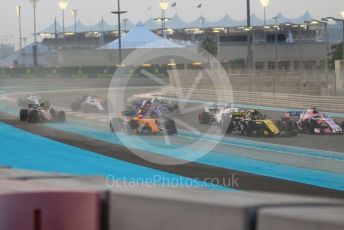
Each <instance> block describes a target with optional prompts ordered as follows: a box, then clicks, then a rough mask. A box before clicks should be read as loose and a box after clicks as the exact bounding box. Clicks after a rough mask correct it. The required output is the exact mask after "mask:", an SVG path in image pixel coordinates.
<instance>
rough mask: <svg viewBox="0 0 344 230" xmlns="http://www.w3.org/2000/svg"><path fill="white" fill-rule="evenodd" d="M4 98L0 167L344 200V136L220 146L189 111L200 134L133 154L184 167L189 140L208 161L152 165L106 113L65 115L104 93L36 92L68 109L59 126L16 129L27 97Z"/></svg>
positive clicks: (151, 143)
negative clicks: (204, 146)
mask: <svg viewBox="0 0 344 230" xmlns="http://www.w3.org/2000/svg"><path fill="white" fill-rule="evenodd" d="M29 90H31V89H29ZM131 90H132V94H133V95H134V94H140V93H146V92H147V91H149V90H151V88H145V87H137V88H135V87H133V88H132V89H131ZM6 91H10V90H6V89H0V99H1V101H0V112H1V115H0V118H1V120H0V136H1V145H0V165H9V166H11V167H13V168H21V169H30V170H40V171H45V172H59V173H69V174H76V175H100V176H105V177H106V176H109V175H111V176H112V177H114V178H116V179H118V180H132V181H135V180H137V181H139V180H141V181H149V180H151V181H154V182H156V183H161V184H167V185H168V184H172V183H171V181H173V185H176V186H193V187H204V188H207V189H221V190H228V191H236V190H259V191H269V192H271V191H273V192H284V193H294V194H304V195H319V196H329V197H344V143H343V140H344V136H331V135H329V136H325V135H308V134H299V135H298V136H296V137H292V138H283V137H276V138H247V137H242V136H240V135H230V136H225V137H223V138H221V139H220V140H219V138H218V137H217V136H215V134H211V133H208V134H202V133H203V132H204V131H206V130H207V128H208V127H206V126H204V125H199V124H198V120H197V113H198V112H197V111H195V112H194V113H191V114H186V115H183V114H182V115H181V116H180V119H181V120H183V121H184V122H185V123H188V124H190V125H192V126H193V127H197V129H198V130H199V131H200V134H195V133H194V132H191V131H189V130H186V129H185V128H184V127H178V134H177V135H175V136H172V137H170V139H171V144H170V145H169V146H166V144H165V143H164V142H163V141H162V137H158V136H144V137H142V136H140V137H137V136H131V137H130V138H131V139H132V141H133V143H135V139H136V138H140V139H143V140H144V142H145V143H146V144H145V145H142V146H140V149H136V151H141V152H142V154H146V155H147V156H148V157H153V158H156V157H161V158H164V159H165V160H167V161H168V160H169V159H171V160H172V159H173V161H175V160H180V161H188V160H190V159H188V158H185V156H184V155H183V154H181V153H180V152H178V151H179V149H180V148H183V147H185V148H192V147H190V143H192V142H194V141H202V142H204V143H212V144H214V143H215V144H216V146H215V147H214V148H213V149H212V150H211V151H210V152H209V153H208V154H206V155H204V156H202V157H201V158H199V159H197V160H194V161H191V162H188V163H186V164H182V165H177V166H173V165H158V164H154V163H150V162H148V161H146V160H144V159H141V158H140V157H138V156H137V155H135V154H133V153H131V151H130V148H135V145H133V146H130V144H128V143H125V144H123V143H122V142H121V139H122V138H121V135H125V134H123V133H116V134H113V133H111V132H110V130H109V122H108V120H109V119H108V117H107V115H106V114H82V113H73V112H71V111H70V108H69V107H70V103H71V102H72V101H73V100H74V99H75V98H76V97H78V96H81V95H84V94H87V93H88V92H89V93H92V94H96V95H99V96H102V97H106V95H107V92H106V89H81V90H77V89H66V90H62V91H59V90H56V89H54V90H52V89H48V90H44V91H38V92H37V94H39V95H42V96H46V97H48V98H49V100H50V101H51V104H52V106H54V107H57V108H59V109H64V110H66V112H67V122H66V123H65V124H58V123H56V124H55V123H51V124H29V123H26V122H24V123H23V122H20V121H19V120H18V113H19V108H18V107H17V106H16V105H15V101H16V99H17V98H18V97H19V96H20V95H26V93H27V92H28V90H27V92H26V93H21V94H18V93H11V92H6ZM1 95H2V96H1ZM168 99H170V100H173V98H168ZM191 103H194V104H202V103H205V102H204V101H191ZM238 106H239V107H240V108H242V109H246V108H253V107H254V108H258V109H261V110H262V111H264V113H266V114H267V115H268V116H270V117H272V118H274V119H277V118H278V117H281V116H283V113H284V112H286V111H289V110H291V109H290V108H278V107H263V106H257V105H242V104H239V105H238ZM328 114H329V115H330V116H335V117H337V118H338V119H343V117H344V115H343V114H337V113H328ZM161 149H164V150H163V151H161ZM189 150H190V151H192V150H193V149H189ZM229 178H230V179H232V180H234V179H237V180H236V182H237V185H236V184H233V183H231V184H228V183H226V179H229ZM159 179H160V180H159ZM211 179H216V180H211ZM215 182H216V183H215ZM227 182H228V180H227ZM232 182H233V181H232ZM235 186H236V187H235Z"/></svg>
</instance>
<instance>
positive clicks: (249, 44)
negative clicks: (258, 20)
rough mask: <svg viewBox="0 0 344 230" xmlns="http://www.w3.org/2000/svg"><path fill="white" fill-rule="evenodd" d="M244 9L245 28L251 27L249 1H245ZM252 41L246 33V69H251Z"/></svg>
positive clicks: (249, 33) (249, 34)
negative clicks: (245, 12)
mask: <svg viewBox="0 0 344 230" xmlns="http://www.w3.org/2000/svg"><path fill="white" fill-rule="evenodd" d="M246 4H247V5H246V7H247V28H250V27H251V1H250V0H247V1H246ZM252 62H253V61H252V40H251V32H250V31H248V33H247V64H248V68H249V69H250V68H253V63H252Z"/></svg>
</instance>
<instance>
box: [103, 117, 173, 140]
mask: <svg viewBox="0 0 344 230" xmlns="http://www.w3.org/2000/svg"><path fill="white" fill-rule="evenodd" d="M116 127H120V128H121V129H122V130H123V131H124V132H125V133H128V134H138V135H140V134H142V135H144V134H147V135H159V134H167V135H174V134H176V133H177V128H176V124H175V122H174V121H173V120H172V119H169V118H152V117H148V116H144V115H142V114H141V113H137V112H134V111H133V112H130V111H125V112H122V118H113V119H112V120H111V122H110V128H111V131H112V132H115V131H117V129H116Z"/></svg>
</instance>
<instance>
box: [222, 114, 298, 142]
mask: <svg viewBox="0 0 344 230" xmlns="http://www.w3.org/2000/svg"><path fill="white" fill-rule="evenodd" d="M220 127H221V130H222V132H223V133H225V134H231V133H234V132H237V133H239V134H242V135H245V136H288V137H290V136H295V135H297V132H296V131H295V129H294V126H293V123H292V122H291V121H290V120H288V119H285V118H282V119H281V120H279V121H273V120H270V119H267V118H266V116H265V115H263V114H262V113H261V112H260V111H258V110H255V109H254V110H248V111H245V112H237V113H232V116H231V117H228V116H224V117H223V121H222V124H221V125H220Z"/></svg>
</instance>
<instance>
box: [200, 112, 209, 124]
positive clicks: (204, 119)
mask: <svg viewBox="0 0 344 230" xmlns="http://www.w3.org/2000/svg"><path fill="white" fill-rule="evenodd" d="M198 120H199V123H200V124H202V125H204V124H209V122H210V114H209V113H207V112H202V113H201V114H199V116H198Z"/></svg>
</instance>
